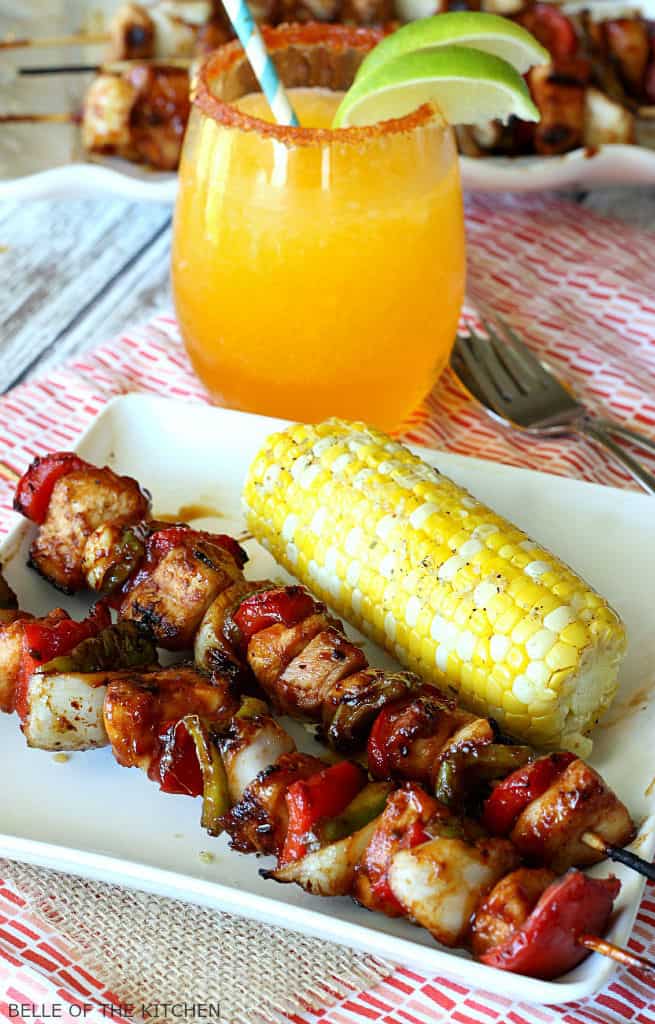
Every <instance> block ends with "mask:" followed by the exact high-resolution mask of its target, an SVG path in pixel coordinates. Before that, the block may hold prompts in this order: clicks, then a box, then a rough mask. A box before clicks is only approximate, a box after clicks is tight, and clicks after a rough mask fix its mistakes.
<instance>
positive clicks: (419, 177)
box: [173, 26, 465, 429]
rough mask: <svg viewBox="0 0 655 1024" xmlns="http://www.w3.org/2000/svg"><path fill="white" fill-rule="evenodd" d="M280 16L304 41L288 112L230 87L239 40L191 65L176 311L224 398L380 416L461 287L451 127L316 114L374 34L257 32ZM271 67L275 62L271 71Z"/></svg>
mask: <svg viewBox="0 0 655 1024" xmlns="http://www.w3.org/2000/svg"><path fill="white" fill-rule="evenodd" d="M294 33H295V36H294V39H295V45H296V46H298V45H299V42H298V39H297V38H295V37H298V36H300V37H301V42H302V44H306V45H307V55H308V57H307V59H306V60H305V61H304V62H303V63H302V65H300V67H301V70H302V72H303V73H304V74H305V76H306V78H307V79H308V81H307V82H306V84H303V83H302V81H300V82H299V81H298V78H299V71H298V65H297V63H295V64H294V63H292V62H289V67H290V68H291V71H290V72H289V73H290V74H291V76H292V78H291V81H290V82H287V84H288V85H290V86H291V88H290V90H289V92H290V98H291V101H292V104H293V105H294V107H295V109H296V112H297V114H298V117H299V120H300V123H301V125H302V128H300V129H296V128H281V127H279V126H276V125H272V124H271V123H270V121H271V114H270V111H269V109H268V106H267V104H266V101H265V99H264V97H263V95H262V94H261V93H257V92H254V91H252V90H253V88H254V86H253V85H252V84H251V87H250V89H249V88H248V87H247V84H245V85H244V86H243V87H242V94H241V95H234V93H238V90H239V88H241V86H240V84H239V83H235V81H234V79H235V78H236V79H238V77H239V76H238V75H237V74H236V72H235V66H234V65H235V61H236V60H237V57H236V56H233V55H229V54H228V57H227V58H226V56H225V54H224V51H230V50H231V47H229V46H228V47H226V48H224V51H219V53H218V54H217V56H216V57H214V58H212V59H211V60H210V62H209V64H208V65H207V67H206V69H205V92H204V94H203V87H202V80H201V85H200V88H199V94H198V99H197V101H196V102H197V106H196V109H195V110H194V113H193V115H192V118H191V122H190V125H189V129H188V133H187V140H186V143H185V147H184V153H183V157H182V163H181V167H180V188H179V198H178V202H177V208H176V213H175V234H174V245H173V288H174V296H175V304H176V309H177V314H178V318H179V322H180V327H181V330H182V335H183V337H184V340H185V343H186V346H187V349H188V352H189V355H190V357H191V360H192V362H193V365H194V367H195V369H196V371H197V372H198V374H199V376H200V377H201V378H202V380H203V381H204V383H205V384H206V386H207V387H208V389H209V390H210V392H211V393H212V395H213V396H214V398H215V399H216V400H217V401H219V402H221V403H223V404H226V405H229V406H232V407H234V408H238V409H245V410H248V411H252V412H259V413H265V414H269V415H276V416H282V417H286V418H289V419H301V420H307V421H313V420H320V419H323V418H324V417H326V416H329V415H339V416H344V417H348V418H353V419H365V420H367V421H369V422H371V423H374V424H376V425H377V426H379V427H382V428H386V429H393V428H394V427H397V426H398V425H399V423H400V422H401V420H402V419H403V418H404V417H405V416H406V415H407V414H408V413H409V412H411V410H412V409H413V408H414V407H415V406H416V405H417V404H418V403H419V402H420V400H421V399H422V398H423V396H424V395H425V394H426V393H427V392H428V391H429V390H430V388H431V386H432V384H433V383H434V381H435V380H436V378H437V376H438V375H439V373H440V372H441V371H442V369H443V368H444V366H445V364H446V362H447V360H448V356H449V354H450V349H451V346H452V343H453V339H454V336H455V331H456V326H457V320H458V316H459V311H460V307H461V303H462V298H463V290H464V273H465V271H464V266H465V253H464V228H463V215H462V199H461V191H460V183H459V171H458V162H457V154H456V150H455V144H454V140H453V136H452V132H451V130H450V129H449V128H448V127H447V126H445V125H444V123H443V121H442V119H441V117H440V115H439V114H438V112H437V111H436V110H434V109H433V108H431V107H423V108H421V110H420V111H417V112H416V113H415V114H413V115H410V116H409V117H406V118H403V119H400V120H398V121H390V122H383V123H381V124H379V125H375V126H372V127H370V128H349V129H342V130H339V131H331V130H330V127H329V126H330V124H331V122H332V118H333V116H334V113H335V111H336V109H337V106H338V104H339V101H340V99H341V97H342V95H343V89H342V88H341V89H340V88H338V86H340V85H341V86H343V87H347V85H348V84H349V81H350V79H351V78H352V75H353V74H354V69H355V68H356V66H357V64H358V63H359V61H360V60H361V59H363V56H364V55H365V53H366V51H367V49H370V48H371V46H372V45H373V43H374V42H375V40H376V39H377V38H379V37H378V36H377V34H376V33H375V32H373V31H371V32H370V33H366V32H364V33H362V32H361V30H360V32H359V33H354V32H353V31H352V30H349V29H344V28H343V27H339V26H336V27H335V26H321V27H320V28H319V27H318V26H304V27H302V28H301V27H296V28H293V27H290V28H286V29H273V30H268V31H267V44H268V46H269V49H273V51H275V49H276V46H278V47H283V46H284V45H287V42H288V41H286V40H285V38H284V37H285V34H286V35H290V34H291V35H294ZM312 33H313V34H312ZM308 36H309V40H310V41H309V42H307V38H308ZM363 37H364V40H365V42H364V43H362V38H363ZM367 37H370V38H369V39H368V41H367V42H366V39H367ZM292 41H293V40H292ZM344 41H345V44H348V45H345V44H344ZM321 50H322V51H323V52H320V51H321ZM330 51H332V52H330ZM326 53H327V56H326ZM234 54H238V50H234ZM330 61H332V63H330ZM326 63H327V67H328V69H330V74H331V77H332V81H331V82H330V85H331V86H332V88H328V87H326V86H325V84H324V83H325V78H326V71H325V67H326ZM314 64H315V65H316V78H317V80H318V81H320V83H321V87H320V88H316V87H314V83H313V82H312V81H311V72H312V69H313V66H314ZM225 66H227V70H225ZM285 67H286V65H285V63H284V61H282V63H280V62H278V68H279V69H280V71H281V73H282V77H283V79H284V77H285ZM287 70H288V69H287ZM212 75H213V76H215V77H214V78H213V79H212ZM230 76H232V77H231V78H230ZM294 76H295V77H294ZM328 77H329V75H328ZM242 78H245V79H247V75H246V74H244V73H242ZM217 79H218V80H219V82H220V86H219V89H217V88H216V85H215V82H216V80H217ZM207 83H209V84H207ZM226 83H227V84H226ZM210 85H211V88H210ZM221 92H222V94H223V95H225V94H226V93H227V94H228V98H229V100H230V102H229V103H227V102H224V101H223V99H222V98H221Z"/></svg>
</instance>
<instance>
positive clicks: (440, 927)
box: [388, 836, 519, 946]
mask: <svg viewBox="0 0 655 1024" xmlns="http://www.w3.org/2000/svg"><path fill="white" fill-rule="evenodd" d="M518 859H519V858H518V855H517V853H516V850H515V849H514V847H513V846H512V844H511V843H510V842H508V840H506V839H478V840H476V841H475V842H467V841H466V840H464V839H450V838H447V837H445V836H440V837H437V838H436V839H431V840H429V841H428V842H426V843H422V844H420V845H419V846H416V847H415V848H414V849H411V850H399V851H398V852H396V853H394V855H393V856H392V858H391V864H390V866H389V876H388V877H389V887H390V889H391V891H392V893H393V895H394V896H395V898H396V899H397V900H398V902H399V903H400V904H401V906H402V907H403V909H404V910H405V911H406V913H407V914H408V915H409V916H410V917H411V918H412V920H414V921H415V922H416V923H417V924H419V925H421V926H422V927H423V928H427V930H428V931H429V932H430V933H431V934H432V935H433V936H434V937H435V939H436V940H437V942H441V943H442V944H443V945H444V946H461V945H463V944H464V943H465V940H466V938H467V936H468V933H469V929H470V926H471V918H472V916H473V914H474V913H475V911H476V909H477V908H478V907H479V905H480V903H481V901H482V900H483V899H484V897H485V896H486V895H487V893H488V892H489V891H490V890H491V888H492V887H493V886H494V885H495V884H496V882H497V881H498V880H499V879H500V878H502V876H503V875H505V874H506V873H507V872H508V871H512V870H513V869H514V868H515V867H517V865H518Z"/></svg>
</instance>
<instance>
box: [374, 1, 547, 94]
mask: <svg viewBox="0 0 655 1024" xmlns="http://www.w3.org/2000/svg"><path fill="white" fill-rule="evenodd" d="M450 44H454V45H455V46H470V47H473V49H475V50H483V51H484V52H485V53H492V54H493V55H494V56H495V57H501V58H502V59H503V60H506V61H507V63H508V64H511V65H512V67H514V68H516V70H517V71H518V72H519V73H520V74H524V73H525V72H526V71H528V70H529V69H530V68H531V67H532V66H533V65H534V64H547V63H548V62H549V61H550V54H549V53H548V50H547V49H546V48H545V47H544V46H542V45H541V43H538V42H537V40H536V39H535V37H534V36H533V35H531V33H530V32H528V31H527V30H526V29H524V28H523V27H522V26H521V25H517V24H516V23H515V22H513V21H509V20H508V19H507V18H501V17H500V15H499V14H485V13H483V12H481V11H452V12H451V13H449V14H436V15H435V16H434V17H432V18H421V19H420V20H419V21H412V22H410V24H409V25H404V26H403V27H402V28H400V29H398V31H397V32H393V33H392V34H391V35H388V36H385V38H384V39H383V40H382V41H381V42H380V43H378V45H377V46H376V47H375V49H374V50H371V52H370V53H369V55H368V56H367V57H366V58H365V60H364V61H363V63H362V65H361V67H360V69H359V71H358V72H357V78H363V76H364V75H367V74H368V73H369V71H372V70H373V68H376V67H378V66H379V65H380V64H384V63H386V61H388V60H393V59H394V58H395V57H401V56H402V55H403V54H404V53H410V52H412V51H415V52H416V51H419V50H431V49H434V48H436V47H438V46H446V45H450Z"/></svg>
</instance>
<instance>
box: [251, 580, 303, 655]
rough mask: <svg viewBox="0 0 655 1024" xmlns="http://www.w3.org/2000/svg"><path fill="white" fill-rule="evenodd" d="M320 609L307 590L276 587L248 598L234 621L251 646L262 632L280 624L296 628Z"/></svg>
mask: <svg viewBox="0 0 655 1024" xmlns="http://www.w3.org/2000/svg"><path fill="white" fill-rule="evenodd" d="M320 609H322V605H320V604H318V602H317V601H315V600H314V598H313V597H312V596H311V594H308V593H307V591H306V590H305V588H304V587H297V586H296V587H276V588H275V589H274V590H263V591H259V593H256V594H251V595H250V597H246V598H245V600H243V601H242V602H241V604H240V605H239V607H238V608H237V610H236V611H235V612H234V614H233V616H232V620H233V622H234V623H235V625H236V626H237V627H238V629H239V632H240V633H241V637H242V639H243V643H244V644H245V645H246V646H247V644H248V642H249V641H250V640H251V639H252V637H253V636H254V635H255V634H256V633H259V632H261V630H262V629H268V627H269V626H274V625H276V624H277V623H283V624H284V625H285V626H295V625H296V624H297V623H298V622H301V621H302V620H303V619H305V618H307V616H308V615H313V614H314V613H315V612H317V611H319V610H320Z"/></svg>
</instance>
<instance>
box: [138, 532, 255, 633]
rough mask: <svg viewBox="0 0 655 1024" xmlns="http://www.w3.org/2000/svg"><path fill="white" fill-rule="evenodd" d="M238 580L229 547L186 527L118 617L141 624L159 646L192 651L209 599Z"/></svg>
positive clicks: (237, 570)
mask: <svg viewBox="0 0 655 1024" xmlns="http://www.w3.org/2000/svg"><path fill="white" fill-rule="evenodd" d="M239 579H241V570H240V568H239V567H238V566H237V564H236V562H235V560H234V558H233V557H232V555H231V554H229V552H227V551H226V550H225V549H224V548H222V547H219V546H218V545H217V544H213V543H211V541H209V540H208V539H205V538H202V537H198V536H197V534H195V533H194V531H189V536H188V537H184V536H181V537H180V538H179V542H178V543H176V545H175V547H173V548H172V549H171V550H170V551H168V552H167V553H166V554H165V555H164V557H163V558H162V559H161V561H159V562H158V563H157V564H156V565H155V566H154V567H153V568H152V571H150V572H148V573H146V574H145V578H143V579H141V580H140V581H139V580H137V582H136V583H135V585H134V586H133V587H132V588H131V589H130V591H129V592H128V593H127V595H126V596H125V598H124V600H123V602H122V604H121V606H120V609H119V618H121V619H130V620H132V621H134V622H137V623H139V624H140V625H141V626H142V627H143V628H144V629H147V630H148V631H149V632H150V634H151V635H152V636H153V638H154V639H155V640H156V642H157V644H159V646H160V647H165V648H166V649H167V650H171V651H179V650H190V649H191V648H192V647H193V642H194V637H195V633H196V630H197V629H198V626H199V625H200V623H201V621H202V619H203V616H204V615H205V612H206V611H207V609H208V608H209V606H210V604H211V603H212V601H214V599H215V598H216V597H217V595H218V594H220V593H222V592H223V591H224V590H226V589H227V588H228V587H230V586H231V585H232V584H233V583H235V582H236V581H238V580H239Z"/></svg>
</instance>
